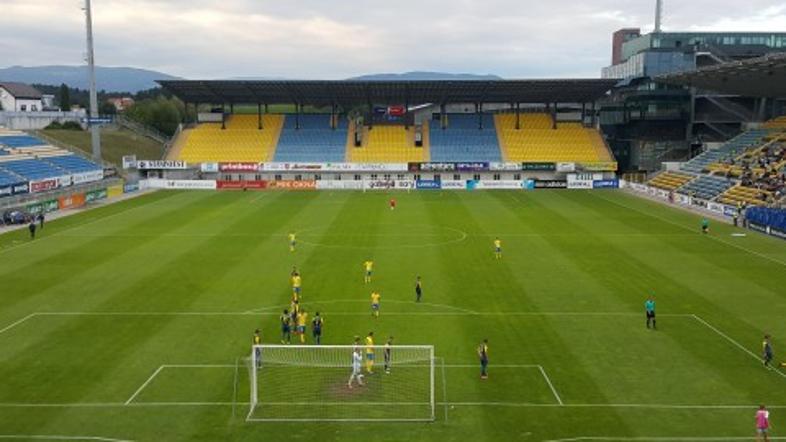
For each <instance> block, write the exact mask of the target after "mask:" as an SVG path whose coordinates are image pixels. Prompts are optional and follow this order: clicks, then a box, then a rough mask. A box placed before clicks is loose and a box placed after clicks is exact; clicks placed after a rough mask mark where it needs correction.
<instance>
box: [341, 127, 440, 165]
mask: <svg viewBox="0 0 786 442" xmlns="http://www.w3.org/2000/svg"><path fill="white" fill-rule="evenodd" d="M362 130H363V143H362V146H361V147H354V141H353V143H352V146H353V147H352V150H351V151H350V152H349V157H348V158H349V161H350V162H353V163H408V162H413V163H419V162H425V161H429V158H430V155H429V146H428V138H427V137H424V138H423V147H415V128H414V127H413V126H410V127H409V128H405V127H404V126H400V125H376V126H374V128H373V129H369V128H368V127H366V126H364V127H363V129H362ZM426 130H427V127H426V126H424V127H423V131H424V132H425V131H426Z"/></svg>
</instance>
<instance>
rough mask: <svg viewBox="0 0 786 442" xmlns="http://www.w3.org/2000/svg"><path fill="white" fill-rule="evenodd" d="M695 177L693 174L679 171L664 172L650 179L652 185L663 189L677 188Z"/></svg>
mask: <svg viewBox="0 0 786 442" xmlns="http://www.w3.org/2000/svg"><path fill="white" fill-rule="evenodd" d="M693 178H694V176H693V175H688V174H686V173H679V172H663V173H661V174H659V175H658V176H656V177H655V178H653V179H651V180H650V181H649V183H647V184H649V185H650V186H652V187H657V188H658V189H663V190H669V191H671V190H676V189H678V188H680V187H682V186H683V185H685V183H687V182H689V181H690V180H692V179H693Z"/></svg>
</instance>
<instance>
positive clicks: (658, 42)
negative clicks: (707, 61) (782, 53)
mask: <svg viewBox="0 0 786 442" xmlns="http://www.w3.org/2000/svg"><path fill="white" fill-rule="evenodd" d="M724 46H725V47H730V46H763V47H766V48H769V49H772V50H774V51H779V50H783V49H786V33H764V32H661V33H652V34H647V35H642V36H641V37H639V38H635V39H633V40H630V41H628V42H625V43H624V44H623V45H622V59H623V60H627V59H629V58H630V57H632V56H634V55H636V54H638V53H639V52H642V51H645V50H647V49H678V48H690V47H715V48H720V49H721V50H722V49H723V47H724Z"/></svg>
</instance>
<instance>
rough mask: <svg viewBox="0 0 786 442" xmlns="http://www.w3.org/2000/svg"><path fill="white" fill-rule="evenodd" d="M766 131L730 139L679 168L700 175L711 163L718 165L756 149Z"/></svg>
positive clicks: (751, 132)
mask: <svg viewBox="0 0 786 442" xmlns="http://www.w3.org/2000/svg"><path fill="white" fill-rule="evenodd" d="M767 134H768V131H767V130H766V129H754V130H749V131H747V132H743V133H742V134H740V135H738V136H736V137H734V138H732V139H731V140H729V141H727V142H726V143H724V144H723V145H722V146H720V147H719V148H717V149H712V150H708V151H706V152H704V153H702V154H701V155H698V156H696V157H694V158H693V159H691V160H690V161H688V162H687V163H685V164H683V165H682V166H681V167H680V168H681V169H682V170H685V171H688V172H693V173H701V172H702V171H703V170H704V169H705V168H706V167H707V166H709V165H710V164H712V163H720V162H724V161H726V160H729V159H731V158H734V157H736V156H738V155H741V154H742V153H743V152H745V151H746V150H748V149H751V148H755V147H758V146H759V145H761V143H762V141H763V140H764V137H765V136H767Z"/></svg>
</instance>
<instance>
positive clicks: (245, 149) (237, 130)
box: [177, 114, 284, 163]
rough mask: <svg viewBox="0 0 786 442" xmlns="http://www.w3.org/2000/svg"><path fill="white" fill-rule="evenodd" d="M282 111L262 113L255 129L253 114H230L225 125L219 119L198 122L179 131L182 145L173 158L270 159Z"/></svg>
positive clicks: (210, 160)
mask: <svg viewBox="0 0 786 442" xmlns="http://www.w3.org/2000/svg"><path fill="white" fill-rule="evenodd" d="M283 123H284V117H283V115H273V114H265V115H263V116H262V126H263V129H262V130H260V129H258V126H257V125H258V120H257V116H256V115H232V116H230V117H229V119H228V121H227V124H226V129H221V124H219V123H202V124H199V125H197V126H196V127H195V128H193V129H186V130H184V131H183V133H182V134H181V135H180V136H181V137H183V145H182V146H181V148H180V150H179V152H178V153H177V159H179V160H183V161H187V162H191V163H199V162H221V161H226V162H231V161H249V162H265V161H271V160H272V159H273V158H274V156H275V151H276V144H277V143H278V139H279V135H280V134H281V128H282V126H283Z"/></svg>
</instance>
